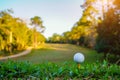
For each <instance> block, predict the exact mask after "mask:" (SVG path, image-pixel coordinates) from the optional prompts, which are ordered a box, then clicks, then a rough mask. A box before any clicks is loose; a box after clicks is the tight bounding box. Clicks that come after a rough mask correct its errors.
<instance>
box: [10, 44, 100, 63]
mask: <svg viewBox="0 0 120 80" xmlns="http://www.w3.org/2000/svg"><path fill="white" fill-rule="evenodd" d="M77 52H81V53H83V54H84V55H85V63H91V62H95V61H98V60H102V55H101V54H98V53H97V52H96V51H95V50H92V49H87V48H83V47H80V46H76V45H71V44H45V47H44V48H40V49H35V50H32V52H31V53H29V54H28V55H25V56H22V57H18V58H14V59H12V60H16V61H30V62H32V63H43V62H55V63H63V62H73V56H74V54H75V53H77Z"/></svg>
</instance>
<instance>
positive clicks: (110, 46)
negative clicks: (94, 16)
mask: <svg viewBox="0 0 120 80" xmlns="http://www.w3.org/2000/svg"><path fill="white" fill-rule="evenodd" d="M117 1H118V0H117ZM115 2H116V0H115ZM118 2H119V1H118ZM116 9H117V10H116ZM117 11H118V6H116V7H115V8H109V9H108V11H107V12H106V13H105V17H104V19H103V21H102V22H101V23H99V25H98V26H97V33H98V37H97V42H96V50H97V51H98V52H103V53H104V56H105V57H106V55H107V54H108V53H109V54H114V55H120V53H119V52H120V23H119V12H117Z"/></svg>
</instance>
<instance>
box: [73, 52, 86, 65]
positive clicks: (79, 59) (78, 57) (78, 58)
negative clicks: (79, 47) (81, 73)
mask: <svg viewBox="0 0 120 80" xmlns="http://www.w3.org/2000/svg"><path fill="white" fill-rule="evenodd" d="M84 59H85V57H84V55H83V54H82V53H76V54H75V55H74V61H75V62H77V63H82V62H84Z"/></svg>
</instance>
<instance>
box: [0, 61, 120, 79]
mask: <svg viewBox="0 0 120 80" xmlns="http://www.w3.org/2000/svg"><path fill="white" fill-rule="evenodd" d="M71 64H73V65H71ZM119 75H120V66H118V65H116V64H108V63H107V62H106V61H104V62H102V63H99V62H95V63H92V64H83V65H81V68H80V69H78V68H77V66H76V64H75V63H72V62H66V63H64V64H62V65H57V64H54V63H49V62H48V63H42V64H32V63H30V62H15V61H7V62H0V79H19V80H22V79H40V80H48V79H86V80H88V79H95V80H98V79H102V80H112V79H113V80H118V79H120V76H119Z"/></svg>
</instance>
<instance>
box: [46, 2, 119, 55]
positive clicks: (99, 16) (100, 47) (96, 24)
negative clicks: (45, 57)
mask: <svg viewBox="0 0 120 80" xmlns="http://www.w3.org/2000/svg"><path fill="white" fill-rule="evenodd" d="M105 1H106V2H105ZM81 8H82V9H83V14H82V17H81V18H80V19H79V20H78V21H77V22H76V23H75V24H74V26H73V27H72V29H71V30H70V31H66V32H64V33H63V34H57V33H55V34H53V36H52V37H49V39H48V42H52V43H71V44H76V45H81V46H85V47H88V48H92V49H95V50H96V51H97V52H99V53H104V55H105V56H106V55H107V54H115V55H120V1H119V0H85V2H84V4H83V5H81Z"/></svg>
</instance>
